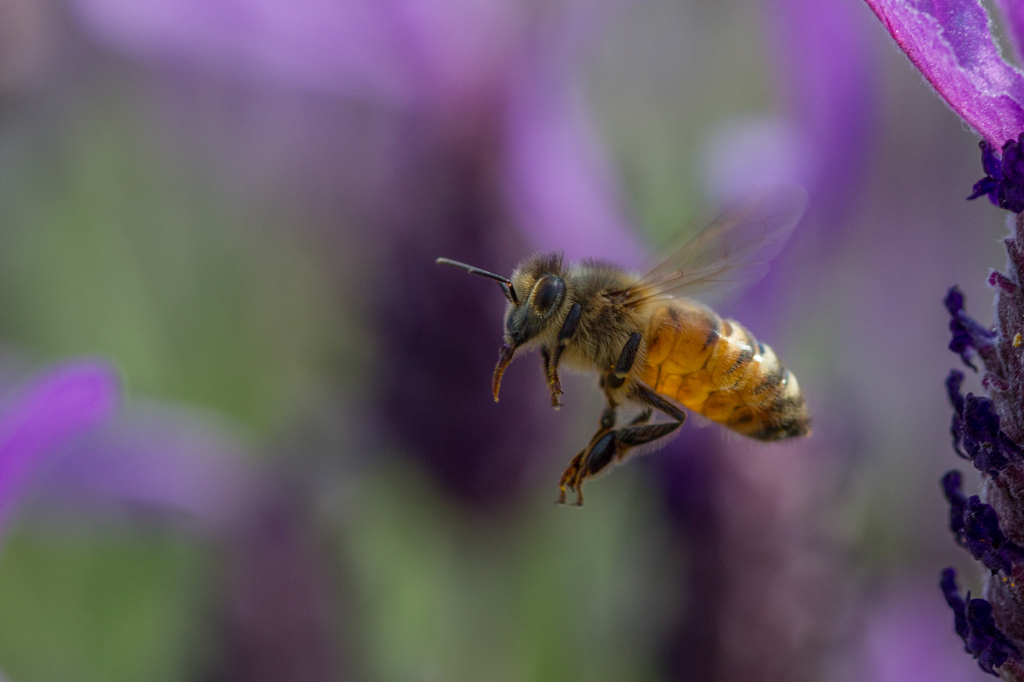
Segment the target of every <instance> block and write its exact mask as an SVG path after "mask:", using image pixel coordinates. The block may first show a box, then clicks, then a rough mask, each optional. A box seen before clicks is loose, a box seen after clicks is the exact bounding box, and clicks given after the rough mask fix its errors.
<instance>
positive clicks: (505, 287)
mask: <svg viewBox="0 0 1024 682" xmlns="http://www.w3.org/2000/svg"><path fill="white" fill-rule="evenodd" d="M434 262H435V263H438V264H440V265H454V266H455V267H457V268H460V269H462V270H465V271H466V272H468V273H469V274H471V275H480V276H481V277H486V278H488V279H493V280H494V281H495V282H497V283H498V284H500V285H501V289H502V291H504V292H505V298H507V299H508V300H509V301H511V302H512V305H519V298H518V297H517V296H516V289H515V287H514V286H513V285H512V280H510V279H509V278H508V277H502V276H501V275H496V274H494V273H493V272H487V271H486V270H481V269H480V268H474V267H473V266H472V265H466V264H465V263H460V262H459V261H457V260H451V259H449V258H438V259H437V260H436V261H434Z"/></svg>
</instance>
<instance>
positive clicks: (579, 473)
mask: <svg viewBox="0 0 1024 682" xmlns="http://www.w3.org/2000/svg"><path fill="white" fill-rule="evenodd" d="M806 204H807V192H806V190H804V189H803V188H802V187H800V186H798V185H780V186H776V187H773V188H770V189H766V190H762V191H760V192H758V193H756V194H754V195H752V196H751V197H749V198H747V199H746V200H744V201H742V202H740V203H738V204H736V205H735V206H733V207H731V208H729V209H728V210H726V211H725V212H723V213H722V214H721V215H720V216H719V217H718V218H716V219H715V220H714V221H712V222H711V224H710V225H708V226H707V227H706V228H705V229H703V230H702V231H701V232H699V233H698V234H697V235H696V236H695V237H694V238H693V239H691V240H690V241H689V242H687V243H686V244H685V245H684V246H682V247H681V248H679V249H677V250H675V251H672V252H671V253H670V255H669V256H668V257H667V258H665V259H664V260H663V261H662V262H661V264H660V265H658V266H657V267H654V268H653V269H651V270H650V271H649V272H647V274H645V275H643V276H639V275H636V274H633V273H630V272H629V271H627V270H625V269H623V268H620V267H618V266H617V265H614V264H611V263H606V262H601V261H593V260H584V261H580V262H576V263H571V264H566V263H564V262H563V259H562V256H561V255H560V254H557V253H545V254H538V255H534V256H533V257H531V258H529V259H527V260H526V261H524V262H523V263H521V264H520V265H519V266H518V267H517V268H516V269H515V271H514V272H513V273H512V277H511V278H505V277H502V276H501V275H496V274H494V273H492V272H487V271H486V270H481V269H479V268H475V267H473V266H470V265H466V264H464V263H459V262H457V261H452V260H449V259H447V258H438V259H437V262H438V263H442V264H446V265H454V266H456V267H459V268H462V269H464V270H466V271H468V272H470V273H471V274H476V275H482V276H484V277H487V278H490V279H493V280H496V281H497V282H498V283H499V284H501V287H502V290H503V291H504V293H505V297H506V298H507V299H508V307H507V310H506V313H505V335H504V336H505V338H504V341H505V343H504V345H503V346H502V347H501V350H500V352H499V357H498V365H497V367H495V369H494V377H493V381H492V392H493V394H494V399H495V400H497V399H498V389H499V387H500V385H501V377H502V374H504V372H505V368H506V367H508V365H509V363H510V362H512V359H513V358H514V357H515V356H516V354H518V353H519V352H521V351H528V350H532V349H534V348H539V349H540V352H541V356H542V357H543V360H544V373H545V376H546V377H547V382H548V387H549V389H550V391H551V404H552V406H554V407H555V408H557V407H558V406H559V405H560V401H559V396H560V395H561V394H562V387H561V383H560V381H559V377H558V369H559V367H560V366H561V365H562V364H563V363H564V364H565V365H566V366H568V367H569V368H570V369H574V370H578V371H585V372H597V374H598V377H599V379H600V385H601V389H602V391H603V392H604V395H605V399H606V401H607V407H606V408H605V409H604V412H603V414H602V415H601V420H600V425H599V427H598V429H597V432H596V433H595V434H594V436H593V437H592V438H591V439H590V442H589V443H588V444H587V445H586V447H584V448H583V449H582V450H580V451H579V452H578V453H577V454H576V455H575V456H574V457H573V458H572V460H571V461H570V462H569V465H568V467H567V468H566V470H565V472H564V473H563V474H562V477H561V479H560V480H559V499H558V501H559V502H560V503H564V502H565V491H566V489H569V490H572V491H575V492H576V504H577V505H582V504H583V490H582V487H583V482H584V481H585V480H587V479H588V478H592V477H594V476H596V475H598V474H600V473H602V472H604V471H606V470H607V469H608V467H609V466H610V465H614V464H619V463H621V462H623V461H625V460H626V459H628V458H629V457H630V456H631V455H632V454H636V452H637V450H636V448H637V447H638V446H650V445H652V444H653V445H654V446H655V447H656V446H658V445H660V444H663V442H664V440H665V437H666V436H668V435H669V434H671V433H673V432H674V431H676V430H677V429H678V428H679V427H680V426H682V424H683V422H684V421H685V420H686V413H685V412H684V411H683V410H682V409H681V407H680V406H682V407H685V408H687V409H689V410H692V411H693V412H696V413H698V414H701V415H703V416H704V417H707V418H708V419H710V420H712V421H715V422H717V423H719V424H721V425H723V426H725V427H727V428H729V429H732V430H733V431H736V432H738V433H741V434H743V435H744V436H748V437H750V438H754V439H757V440H762V441H774V440H782V439H785V438H791V437H796V436H804V435H807V434H808V433H809V432H810V419H809V417H808V412H807V406H806V404H805V402H804V397H803V393H802V392H801V391H800V386H799V384H798V383H797V380H796V377H794V376H793V374H792V373H791V372H790V371H789V370H787V369H786V368H785V367H784V366H783V364H782V362H781V361H780V360H779V359H778V358H777V357H776V356H775V353H774V352H773V351H772V349H771V348H769V347H768V346H767V345H765V344H763V343H761V342H760V341H758V340H757V339H756V338H754V335H753V334H751V333H750V332H749V331H747V329H746V327H744V326H743V325H741V324H740V323H739V322H736V321H735V320H728V319H722V318H721V317H719V315H718V314H717V313H716V312H715V311H714V310H712V309H711V308H709V307H707V306H705V305H703V304H701V303H699V302H697V301H695V300H693V299H691V298H688V296H689V295H691V294H694V293H698V292H700V291H706V290H708V289H711V288H721V287H723V286H725V285H729V284H735V283H738V282H740V281H749V280H753V279H756V278H757V277H758V276H759V275H761V274H763V273H764V271H765V270H766V269H767V267H768V261H770V260H771V258H772V257H773V256H774V255H775V254H776V253H777V252H778V250H779V249H781V247H782V245H783V243H784V242H785V240H786V238H787V237H788V235H789V233H790V232H791V231H792V229H793V228H794V227H795V226H796V223H797V222H798V221H799V219H800V217H801V215H802V214H803V210H804V207H805V206H806ZM626 402H629V403H633V404H636V405H638V406H639V407H640V409H641V412H640V414H639V415H638V416H637V417H636V418H634V419H633V420H631V421H630V422H629V423H627V424H625V425H623V426H616V418H617V410H618V408H619V406H620V405H622V404H623V403H626ZM655 411H657V412H659V413H661V414H663V415H665V416H667V417H668V421H661V422H653V423H652V422H651V418H652V416H653V414H654V412H655ZM643 449H644V450H645V451H647V450H649V449H650V448H649V447H646V448H643Z"/></svg>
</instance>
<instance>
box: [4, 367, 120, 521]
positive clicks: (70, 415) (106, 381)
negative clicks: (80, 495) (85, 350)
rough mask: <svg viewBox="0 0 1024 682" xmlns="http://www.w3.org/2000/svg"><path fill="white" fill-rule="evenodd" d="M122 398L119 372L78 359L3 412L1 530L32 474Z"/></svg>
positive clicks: (29, 389)
mask: <svg viewBox="0 0 1024 682" xmlns="http://www.w3.org/2000/svg"><path fill="white" fill-rule="evenodd" d="M120 403H121V384H120V380H119V378H118V375H117V372H116V371H115V370H114V369H113V368H112V367H110V366H109V365H107V364H106V363H103V362H98V361H94V360H78V361H73V362H69V363H67V364H64V365H61V366H58V367H56V368H54V369H51V370H50V371H49V372H47V373H46V374H44V375H43V376H42V377H40V378H38V379H36V380H35V381H34V382H33V383H32V384H31V385H29V386H28V387H27V388H26V389H25V390H24V391H23V392H21V394H20V395H18V396H16V397H15V398H14V399H13V400H12V401H10V402H9V403H8V404H7V406H6V408H5V409H3V410H2V411H0V533H2V532H3V530H4V528H5V527H6V525H7V523H8V522H9V521H10V518H11V515H12V512H13V511H14V509H15V508H16V506H17V504H18V502H19V500H20V498H21V496H22V494H23V492H24V490H25V488H26V487H27V485H28V484H29V482H30V480H31V478H32V475H33V474H34V473H35V472H36V471H38V470H39V469H40V468H41V467H43V466H44V465H45V464H46V463H47V462H48V461H49V460H50V459H51V458H52V457H53V456H54V455H56V454H58V453H59V452H60V450H61V447H62V446H64V445H66V444H68V443H70V442H71V441H73V440H74V439H75V438H77V437H78V436H81V435H83V434H85V433H87V432H89V431H90V430H92V429H94V428H96V427H97V426H100V425H102V424H103V423H104V422H106V421H107V420H109V419H110V418H111V417H113V416H114V414H115V413H116V411H117V410H118V408H119V406H120Z"/></svg>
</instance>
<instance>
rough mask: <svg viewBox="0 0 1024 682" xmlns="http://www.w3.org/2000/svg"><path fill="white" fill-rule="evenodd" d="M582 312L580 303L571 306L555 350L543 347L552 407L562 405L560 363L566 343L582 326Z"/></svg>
mask: <svg viewBox="0 0 1024 682" xmlns="http://www.w3.org/2000/svg"><path fill="white" fill-rule="evenodd" d="M581 313H582V309H581V308H580V304H579V303H576V304H574V305H573V306H572V308H569V314H568V315H566V316H565V322H563V323H562V328H561V329H559V330H558V342H557V344H556V345H555V349H554V351H552V352H551V353H550V354H549V352H548V349H547V348H546V347H544V348H541V354H542V355H543V356H544V374H545V375H546V376H547V378H548V388H549V389H551V407H553V408H555V409H556V410H557V409H558V408H559V407H561V406H562V403H561V402H560V401H559V400H558V396H560V395H562V382H561V381H560V380H559V379H558V363H559V361H560V360H561V359H562V351H564V350H565V346H566V344H568V343H569V341H570V340H572V337H573V336H574V335H575V334H576V329H577V327H579V326H580V315H581Z"/></svg>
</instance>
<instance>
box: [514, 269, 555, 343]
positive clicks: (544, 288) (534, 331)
mask: <svg viewBox="0 0 1024 682" xmlns="http://www.w3.org/2000/svg"><path fill="white" fill-rule="evenodd" d="M565 274H566V273H565V266H564V265H563V264H562V254H560V253H548V254H540V255H536V256H533V257H532V258H530V259H529V260H528V261H526V262H525V263H523V264H522V265H520V266H519V267H518V268H516V270H515V272H513V273H512V284H511V286H512V287H514V289H515V290H516V291H518V292H521V293H523V295H524V296H525V298H524V300H523V301H522V303H521V304H518V305H517V304H513V305H510V306H509V307H508V311H507V312H506V313H505V343H506V344H508V345H510V346H512V348H513V350H515V349H516V348H518V347H520V346H522V345H523V344H525V343H527V342H529V341H530V340H532V339H534V338H536V337H537V336H538V335H540V334H541V333H542V332H543V331H544V330H545V329H547V328H548V326H549V325H550V324H551V322H552V320H555V319H557V318H558V312H559V311H560V310H561V309H562V307H563V303H565V289H566V287H565Z"/></svg>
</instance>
